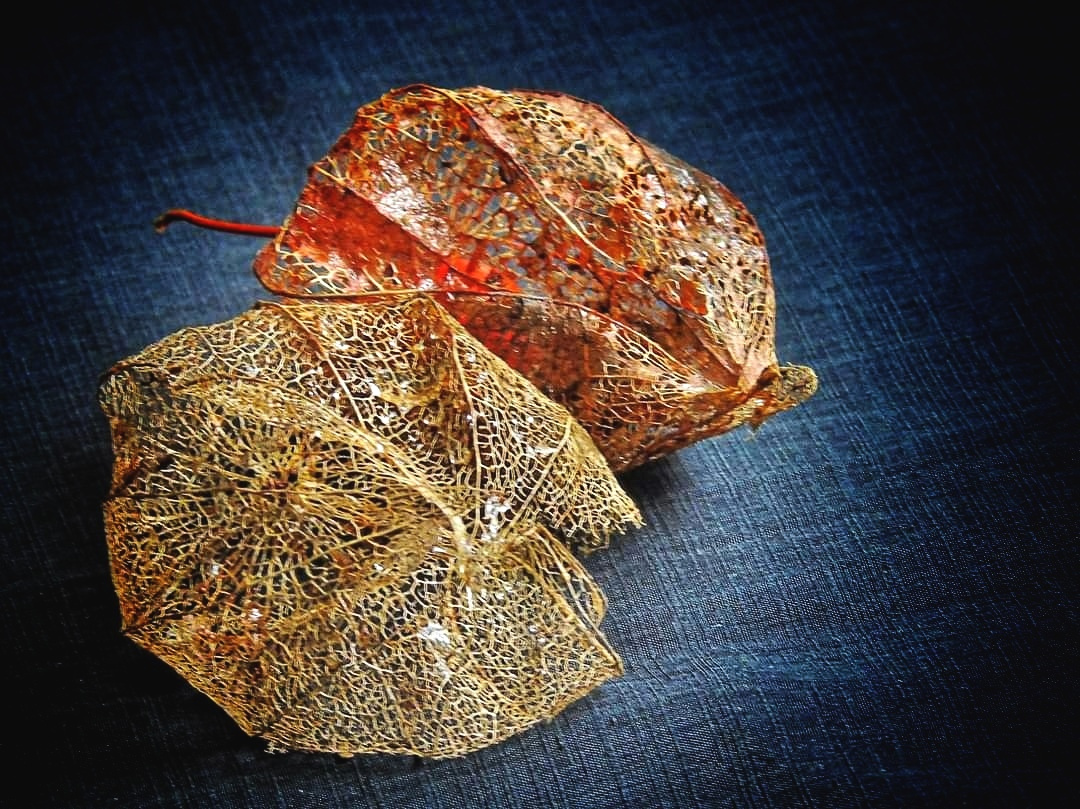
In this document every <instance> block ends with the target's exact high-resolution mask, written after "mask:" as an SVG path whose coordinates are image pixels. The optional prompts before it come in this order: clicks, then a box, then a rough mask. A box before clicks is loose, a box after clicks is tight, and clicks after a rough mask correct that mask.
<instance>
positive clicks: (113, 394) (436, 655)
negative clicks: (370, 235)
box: [100, 297, 639, 757]
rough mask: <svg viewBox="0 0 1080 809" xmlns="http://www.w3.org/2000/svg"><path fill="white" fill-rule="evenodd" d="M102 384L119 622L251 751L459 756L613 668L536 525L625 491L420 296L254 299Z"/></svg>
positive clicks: (572, 580) (586, 518) (590, 597)
mask: <svg viewBox="0 0 1080 809" xmlns="http://www.w3.org/2000/svg"><path fill="white" fill-rule="evenodd" d="M100 398H101V404H102V407H103V409H104V411H105V413H106V414H107V415H108V417H109V420H110V425H111V429H112V434H113V441H114V447H115V455H116V463H115V467H114V472H113V483H112V489H111V492H110V496H109V499H108V501H107V503H106V506H105V517H106V531H107V537H108V543H109V550H110V559H111V564H112V571H113V580H114V584H115V587H116V591H117V593H118V595H119V598H120V602H121V609H122V616H123V625H124V631H125V632H126V634H128V635H129V636H130V637H131V638H133V639H134V640H135V641H136V642H138V643H139V644H140V645H142V646H144V647H146V648H147V649H149V650H151V651H152V652H154V653H155V654H157V655H158V656H159V657H161V658H162V659H164V660H165V661H167V662H168V663H169V664H170V665H172V666H173V667H174V668H175V669H176V670H177V671H179V672H180V673H181V674H182V675H183V676H184V677H186V678H187V679H188V680H189V681H190V682H191V683H192V684H193V685H195V686H196V687H197V688H199V689H200V690H202V691H203V692H205V693H206V694H207V695H209V696H210V697H211V698H212V699H214V700H215V701H216V702H217V703H219V704H220V705H221V706H222V707H223V708H224V709H225V710H226V711H227V712H228V713H229V714H230V715H231V716H232V717H233V718H234V719H235V720H236V721H237V723H238V724H239V725H240V726H241V727H242V728H243V729H244V730H245V731H246V732H247V733H249V734H252V735H257V736H260V737H263V738H266V739H268V740H269V741H270V742H271V745H272V747H274V748H276V749H299V750H309V751H333V752H337V753H340V754H344V755H350V754H353V753H361V752H392V753H415V754H419V755H423V756H431V757H446V756H457V755H461V754H464V753H468V752H470V751H472V750H476V749H478V748H480V747H484V746H486V745H489V744H492V743H495V742H497V741H500V740H502V739H504V738H506V737H508V736H510V735H512V734H514V733H517V732H518V731H520V730H522V729H524V728H526V727H528V726H530V725H532V724H534V723H535V722H537V721H539V720H541V719H544V718H547V717H551V716H554V715H555V714H557V713H558V712H559V711H560V710H562V709H563V708H564V707H565V706H566V705H567V704H569V703H570V702H571V701H573V700H575V699H577V698H578V697H580V696H582V695H584V694H585V693H587V692H588V691H590V690H591V689H592V688H594V687H595V686H596V685H597V684H599V683H601V682H602V681H604V680H606V679H608V678H610V677H613V676H616V675H618V674H619V673H620V672H621V663H620V660H619V658H618V656H617V654H616V653H615V652H614V651H613V650H612V649H611V648H610V647H609V645H608V644H607V642H606V640H605V639H604V637H603V635H602V634H601V632H600V630H599V628H598V625H599V623H600V620H601V618H602V617H603V614H604V599H603V596H602V594H601V593H600V591H599V589H598V588H597V586H596V584H595V583H594V582H593V580H592V579H591V578H590V577H589V575H588V573H586V571H585V570H584V569H583V568H582V566H581V565H580V563H579V562H578V561H577V560H576V559H575V558H574V556H573V555H572V554H571V553H570V552H569V550H568V549H567V547H566V545H564V544H563V542H561V541H559V540H558V539H557V538H556V535H559V536H562V537H566V538H568V539H570V540H571V541H572V542H575V543H577V544H579V545H581V546H582V547H584V548H586V549H588V548H593V547H598V546H600V545H602V544H603V543H604V542H606V540H607V538H608V537H609V536H610V535H611V534H612V533H614V532H617V531H620V530H622V529H624V528H625V527H627V526H629V525H631V524H634V523H636V522H638V520H639V517H638V513H637V510H636V508H635V507H634V505H633V503H632V502H631V501H630V499H629V498H628V497H627V496H626V495H625V493H623V492H622V490H621V489H620V488H619V486H618V483H617V482H616V481H615V479H614V478H613V476H612V474H611V472H610V470H609V468H608V467H607V465H606V463H605V461H604V459H603V457H602V456H601V455H600V454H599V452H598V451H597V450H596V448H595V446H594V444H593V442H592V441H591V440H590V438H589V437H588V435H587V434H586V433H585V431H584V430H583V429H582V428H581V427H580V426H579V425H578V424H577V422H576V421H575V420H574V419H573V418H572V417H571V416H570V414H569V413H568V412H567V411H566V410H565V409H563V408H562V407H561V406H559V405H557V404H555V403H553V402H552V401H550V400H549V399H547V398H545V397H544V396H542V395H541V394H540V393H539V392H538V391H537V390H536V389H535V388H534V387H533V386H532V385H531V384H530V383H529V382H528V381H527V380H525V379H524V378H522V377H521V376H520V375H518V374H517V373H516V372H514V371H513V370H511V369H510V368H509V367H508V366H507V365H506V364H505V363H503V362H502V361H501V360H499V359H498V358H497V357H495V356H493V355H492V354H491V353H490V352H488V351H487V350H486V349H485V348H484V347H483V346H482V345H481V344H480V343H478V342H477V341H476V340H475V339H474V338H473V337H471V336H470V335H469V334H468V333H467V332H466V331H465V330H464V329H463V328H462V327H461V326H460V325H459V324H458V323H457V322H456V321H455V320H454V319H453V318H451V317H450V316H449V315H448V314H447V313H446V312H445V311H444V310H443V309H442V308H441V307H440V306H439V305H438V304H437V303H435V302H434V301H432V300H431V299H429V298H425V297H399V298H394V299H393V300H376V299H372V300H368V301H366V302H364V303H362V304H359V303H358V304H342V305H333V306H331V305H325V304H318V303H312V304H302V303H295V304H290V305H280V304H266V305H262V306H260V307H258V308H256V309H254V310H252V311H250V312H248V313H245V314H243V315H240V316H239V317H237V318H235V319H233V320H230V321H228V322H225V323H221V324H217V325H213V326H206V327H200V328H192V329H185V330H183V331H181V332H178V333H176V334H174V335H172V336H170V337H167V338H165V339H164V340H162V341H160V342H158V343H156V344H154V345H153V346H150V347H149V348H147V349H146V350H144V351H143V352H141V353H140V354H138V355H136V356H135V357H132V358H129V359H127V360H124V361H122V362H120V363H119V364H118V365H117V366H115V367H114V368H113V369H112V370H111V371H110V373H109V374H108V375H107V377H106V378H105V380H104V382H103V385H102V388H101V393H100Z"/></svg>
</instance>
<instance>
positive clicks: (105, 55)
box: [0, 0, 1080, 809]
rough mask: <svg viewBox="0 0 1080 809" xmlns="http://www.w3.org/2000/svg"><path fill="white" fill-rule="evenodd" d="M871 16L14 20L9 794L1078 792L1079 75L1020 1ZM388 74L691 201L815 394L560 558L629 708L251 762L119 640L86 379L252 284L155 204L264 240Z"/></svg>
mask: <svg viewBox="0 0 1080 809" xmlns="http://www.w3.org/2000/svg"><path fill="white" fill-rule="evenodd" d="M888 5H889V4H885V5H881V4H877V5H874V4H865V3H854V2H852V3H847V2H828V1H826V2H822V1H821V0H817V2H805V3H802V2H795V3H783V4H779V3H778V4H771V3H765V4H762V3H752V2H744V1H743V0H736V2H730V3H723V4H715V3H710V2H704V0H702V2H691V1H689V0H667V1H666V2H651V3H650V2H637V3H635V2H616V1H615V0H610V1H608V0H575V2H567V3H550V4H544V3H530V4H521V5H520V6H515V5H514V4H510V3H500V2H496V0H472V2H462V3H460V4H459V3H455V2H444V3H440V4H426V3H418V2H413V1H412V0H395V2H393V3H387V4H385V5H380V4H374V3H372V4H370V7H366V6H365V5H363V4H349V3H340V4H335V3H326V2H314V3H301V2H296V3H277V2H270V3H265V2H264V3H247V2H238V3H231V4H217V3H209V2H200V1H199V0H192V1H191V2H185V3H182V4H181V3H177V4H149V5H147V6H146V7H139V8H137V9H130V10H121V9H119V8H109V7H104V8H102V7H100V6H94V7H92V8H87V9H86V10H81V11H64V12H61V11H59V10H56V11H54V10H52V9H50V8H49V7H48V4H46V5H45V6H41V5H35V6H34V7H32V8H30V9H29V13H30V16H31V23H30V24H28V25H27V26H26V27H25V29H21V30H15V29H8V31H7V33H6V38H7V39H8V40H9V42H8V44H7V46H6V47H5V49H4V52H3V54H2V55H0V59H2V60H3V61H2V63H3V66H4V71H3V82H2V87H0V93H2V97H3V102H4V103H3V110H4V119H5V120H4V126H3V128H2V130H3V131H2V134H0V161H2V165H3V171H4V175H3V179H4V184H3V193H2V195H0V234H2V243H3V283H4V296H3V298H2V304H0V306H2V307H3V339H2V340H0V402H2V408H3V410H2V419H0V476H2V487H0V492H2V494H0V509H2V515H3V519H2V520H0V532H2V534H0V537H2V545H0V558H2V559H3V560H4V565H3V571H4V573H3V575H2V577H0V614H2V615H3V621H2V623H0V649H2V650H3V653H4V656H5V663H4V664H3V667H2V669H0V670H2V671H3V672H4V680H5V682H6V686H5V688H4V689H3V693H4V696H5V698H6V699H7V701H8V705H9V708H8V711H7V713H6V716H5V718H4V721H3V731H2V735H0V738H2V745H3V746H2V748H0V761H2V762H3V764H4V769H5V771H6V772H7V773H9V776H8V779H7V783H6V785H5V788H4V790H3V793H0V795H2V796H0V803H3V804H5V805H8V804H7V802H8V801H10V802H11V803H10V805H13V806H16V805H17V806H33V805H42V806H72V807H76V806H78V807H81V806H88V807H89V806H95V807H96V806H122V807H128V806H132V807H136V806H138V807H150V806H161V807H230V808H236V807H249V806H250V807H324V806H326V807H345V806H349V807H359V806H371V807H426V806H430V807H446V808H447V809H457V808H458V807H466V806H493V807H522V808H524V807H536V806H552V807H679V808H680V809H695V808H696V807H712V806H732V807H759V806H760V807H801V806H826V807H829V806H835V807H847V806H873V807H877V806H935V805H942V806H971V807H985V806H1002V807H1017V806H1050V805H1055V804H1057V803H1062V804H1064V803H1065V800H1064V797H1063V796H1064V795H1066V794H1068V793H1070V792H1071V793H1075V792H1076V790H1077V787H1078V786H1080V784H1078V778H1077V767H1076V766H1075V761H1074V756H1073V755H1072V754H1071V752H1070V742H1072V741H1073V737H1074V736H1075V728H1076V719H1077V716H1076V713H1077V712H1076V707H1075V694H1076V691H1077V673H1078V671H1080V667H1078V665H1077V663H1078V661H1077V636H1076V628H1077V604H1078V599H1077V593H1076V589H1077V581H1078V580H1077V578H1076V568H1077V566H1076V561H1077V549H1076V539H1077V508H1076V503H1075V501H1076V498H1077V494H1078V492H1077V466H1078V463H1077V461H1078V457H1077V456H1078V437H1080V436H1078V433H1080V430H1078V424H1077V416H1076V404H1077V402H1078V401H1080V399H1078V396H1077V393H1078V391H1077V374H1076V366H1075V362H1076V360H1077V357H1078V355H1077V352H1076V344H1075V338H1074V334H1075V333H1076V322H1075V321H1076V319H1077V317H1078V313H1080V309H1078V307H1077V282H1076V280H1075V272H1076V267H1075V265H1076V261H1077V258H1076V257H1077V255H1080V249H1078V243H1077V242H1078V239H1077V235H1076V234H1077V228H1076V226H1075V222H1074V221H1073V220H1074V218H1075V215H1076V213H1077V204H1076V203H1077V193H1076V188H1077V179H1078V177H1077V171H1076V158H1075V149H1074V146H1075V145H1074V144H1073V143H1070V142H1069V136H1068V133H1067V130H1066V129H1065V120H1066V118H1065V116H1066V115H1071V114H1072V107H1073V106H1075V104H1073V103H1070V102H1072V101H1074V100H1075V91H1074V90H1072V89H1069V90H1066V89H1065V87H1066V84H1067V79H1066V76H1067V75H1068V72H1067V71H1066V69H1065V60H1066V59H1067V58H1068V56H1069V51H1068V50H1067V47H1072V46H1071V45H1066V43H1064V42H1063V40H1064V36H1065V35H1064V31H1065V23H1064V21H1055V20H1054V19H1053V18H1051V17H1047V16H1046V15H1045V14H1041V15H1030V16H1029V15H1027V13H1026V12H1027V9H1019V10H1018V11H1016V12H1013V11H993V10H991V9H988V8H981V9H978V10H972V11H970V12H968V11H965V10H963V9H953V10H950V9H947V8H942V7H941V6H942V4H933V5H925V6H924V5H922V4H918V3H916V4H909V3H905V4H896V7H895V8H889V7H888ZM990 5H991V6H993V4H990ZM1063 46H1065V49H1063ZM416 81H422V82H427V83H431V84H436V85H442V86H449V87H456V86H464V85H471V84H485V85H489V86H493V87H498V88H511V87H541V88H553V89H560V90H563V91H567V92H570V93H573V94H575V95H578V96H582V97H585V98H588V99H591V100H595V101H597V102H599V103H601V104H603V105H604V106H606V107H607V108H608V109H609V110H611V111H612V112H613V113H615V114H616V115H617V116H619V117H621V118H622V119H623V120H624V121H625V122H626V123H627V124H628V125H629V126H630V127H631V129H632V130H634V131H635V132H637V133H638V134H640V135H641V136H643V137H645V138H647V139H649V140H652V141H653V142H655V143H657V144H659V145H662V146H664V147H665V148H667V149H668V150H669V151H671V152H673V153H674V154H677V155H679V156H680V157H682V158H684V159H686V160H687V161H689V162H690V163H693V164H695V165H697V166H700V167H701V168H703V169H704V170H706V171H708V172H710V173H712V174H714V175H716V176H717V177H719V178H720V179H721V180H722V181H723V182H724V183H725V184H727V185H728V186H729V187H730V188H731V189H732V190H733V191H734V192H735V193H736V194H738V195H739V196H740V197H741V198H742V199H743V200H744V201H745V202H746V203H747V205H748V206H749V207H750V209H751V211H753V212H754V213H755V215H756V216H757V217H758V219H759V221H760V224H761V226H762V228H763V230H764V232H765V234H766V237H767V239H768V241H769V248H770V253H771V256H772V260H773V267H774V276H775V282H776V289H777V298H778V332H779V334H778V352H779V354H780V357H781V358H782V359H783V360H784V361H787V362H797V363H805V364H809V365H812V366H814V367H815V368H816V370H817V371H818V373H819V375H820V378H821V390H820V392H819V393H818V394H817V396H816V397H815V398H813V399H812V400H811V401H809V402H808V403H807V404H806V405H805V406H803V407H801V408H799V409H796V410H794V411H792V412H790V413H786V414H782V415H780V416H778V417H776V418H775V419H774V420H773V421H771V422H769V423H768V424H767V425H766V426H765V427H764V428H763V429H762V430H761V431H760V432H759V433H758V434H756V435H755V436H753V437H751V436H750V434H749V433H746V432H739V433H735V434H731V435H728V436H725V437H721V438H718V439H714V440H710V441H707V442H704V443H702V444H699V445H697V446H695V447H692V448H690V449H687V450H685V451H683V452H680V453H678V454H676V455H674V456H672V457H670V458H668V459H665V460H663V461H660V462H657V463H654V464H652V465H649V466H647V467H645V468H643V469H640V470H638V471H636V472H633V473H631V474H629V475H627V476H625V479H624V482H625V484H626V486H627V487H628V489H629V490H630V492H631V494H632V495H633V496H634V497H635V499H636V500H637V501H638V502H639V504H640V505H641V508H642V511H643V513H644V516H645V520H646V523H647V524H646V526H645V527H644V528H642V529H641V530H638V531H634V532H633V533H632V534H631V535H628V536H626V537H624V538H622V539H621V540H619V541H617V542H616V543H615V544H614V546H613V547H612V548H611V549H610V550H607V551H605V552H602V553H598V554H596V555H594V556H592V557H589V558H588V560H587V562H586V564H587V566H588V568H589V570H590V571H591V572H592V574H593V575H594V576H595V578H596V580H597V581H598V582H599V584H600V586H601V587H602V588H603V589H604V591H605V592H606V594H607V596H608V598H609V601H610V610H609V615H608V618H607V619H606V621H605V623H604V628H605V631H606V633H607V635H608V637H609V638H610V640H611V642H612V644H613V645H614V646H615V647H616V648H617V649H619V650H620V651H621V653H622V655H623V657H624V659H625V662H626V669H627V672H626V675H625V676H624V677H623V678H621V679H620V680H617V681H614V682H611V683H609V684H606V685H604V686H603V687H602V688H600V689H599V690H598V691H596V692H595V693H593V694H592V695H590V696H589V697H587V698H585V699H583V700H581V701H580V702H578V703H576V704H575V705H574V706H572V707H571V708H570V709H569V710H567V711H566V712H565V713H564V714H562V715H561V716H559V717H557V718H556V719H555V720H553V721H552V722H550V723H548V724H545V725H543V726H540V727H537V728H535V729H533V730H530V731H528V732H526V733H524V734H522V735H520V736H518V737H515V738H513V739H511V740H510V741H508V742H506V743H504V744H501V745H499V746H496V747H493V748H490V749H487V750H484V751H481V752H479V753H477V754H474V755H472V756H470V757H468V758H465V759H461V760H454V761H443V762H419V761H416V760H410V759H406V758H398V757H391V756H371V757H359V758H356V759H353V760H343V759H338V758H336V757H333V756H323V755H305V754H286V755H268V754H266V753H265V752H264V751H263V745H262V744H261V743H260V742H258V741H256V740H252V739H248V738H247V737H245V736H244V735H243V734H242V733H241V732H240V731H239V730H238V729H237V727H236V726H235V725H234V724H233V723H232V722H231V720H229V719H228V717H226V716H225V714H224V713H222V712H221V711H220V710H219V709H218V708H217V707H216V706H215V705H214V704H213V703H211V702H210V701H209V700H208V699H206V698H205V697H203V696H202V695H200V694H199V693H197V692H196V691H195V690H194V689H192V688H191V687H189V686H188V685H187V684H186V683H185V682H184V681H183V680H182V679H181V678H180V677H179V676H177V675H176V674H175V673H173V672H172V670H171V669H169V668H168V667H167V666H166V665H165V664H163V663H161V662H159V661H158V660H156V659H155V658H153V657H152V656H151V655H149V654H147V653H145V652H143V651H142V650H140V649H138V648H137V647H135V645H134V644H132V643H131V642H130V641H128V640H126V639H124V638H123V637H121V635H120V633H119V614H118V608H117V604H116V599H115V596H114V594H113V590H112V585H111V582H110V579H109V569H108V563H107V558H106V550H105V541H104V536H103V529H102V521H101V513H100V505H101V501H102V498H103V497H104V495H105V492H106V489H107V483H108V476H109V469H110V466H111V455H110V448H109V438H108V434H107V429H106V424H105V421H104V418H103V417H102V416H101V414H100V413H99V412H98V410H97V406H96V403H95V393H96V386H97V381H98V376H99V374H101V373H102V372H103V371H105V370H106V369H107V368H108V367H109V366H110V365H111V364H112V363H113V362H115V361H117V360H119V359H120V358H122V357H125V356H127V355H129V354H131V353H133V352H135V351H137V350H139V349H141V348H142V347H144V346H145V345H147V344H149V343H150V342H152V341H154V340H156V339H159V338H160V337H162V336H164V335H166V334H168V333H170V332H172V331H174V330H176V329H178V328H180V327H182V326H187V325H192V324H200V323H208V322H214V321H219V320H223V319H225V318H228V317H231V316H232V315H234V314H237V313H238V312H240V311H242V310H244V309H246V308H248V306H249V305H250V304H251V302H252V301H253V300H255V299H258V298H263V297H266V295H265V293H263V292H261V290H260V288H259V287H258V285H257V283H256V282H255V280H254V279H253V277H252V276H251V273H250V270H249V267H250V262H251V259H252V258H253V255H254V252H255V250H256V249H257V247H258V246H259V244H260V243H259V242H257V241H252V240H245V239H241V238H233V237H225V236H221V235H218V234H212V233H207V232H201V231H197V230H194V229H190V228H183V227H177V228H174V229H173V230H172V231H170V232H169V233H168V234H167V235H166V236H159V235H156V234H155V233H154V232H153V230H152V229H151V227H150V222H151V220H152V219H153V218H154V216H156V215H157V214H158V213H159V212H161V211H162V210H163V209H165V208H168V207H173V206H187V207H192V208H196V209H199V210H202V211H204V212H206V213H210V214H216V215H221V216H226V217H234V218H241V219H248V220H252V221H261V222H268V223H275V222H279V221H280V220H281V219H282V218H283V217H284V216H285V215H286V214H287V213H288V212H289V211H290V210H291V207H292V204H293V201H294V199H295V197H296V195H297V194H298V192H299V190H300V187H301V186H302V184H303V182H304V180H305V172H306V167H307V165H308V163H310V162H311V161H313V160H315V159H317V158H318V157H320V156H321V155H322V154H323V153H324V152H325V151H326V149H327V148H328V147H329V145H330V144H331V143H332V142H333V141H334V140H335V139H336V137H337V136H338V134H340V132H342V131H343V130H344V129H345V128H346V127H347V125H348V124H349V122H350V120H351V117H352V113H353V111H354V109H355V108H356V107H358V106H360V105H361V104H363V103H365V102H367V101H369V100H372V99H374V98H376V97H378V96H379V95H381V94H382V93H383V92H385V91H386V90H387V89H389V88H391V87H395V86H400V85H403V84H407V83H411V82H416ZM12 775H13V778H12ZM20 792H21V793H22V794H23V795H24V797H23V798H18V799H17V798H16V796H18V795H19V794H20ZM4 793H6V794H4Z"/></svg>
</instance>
